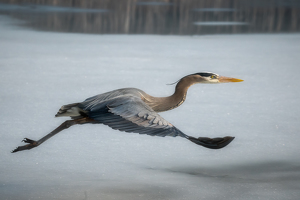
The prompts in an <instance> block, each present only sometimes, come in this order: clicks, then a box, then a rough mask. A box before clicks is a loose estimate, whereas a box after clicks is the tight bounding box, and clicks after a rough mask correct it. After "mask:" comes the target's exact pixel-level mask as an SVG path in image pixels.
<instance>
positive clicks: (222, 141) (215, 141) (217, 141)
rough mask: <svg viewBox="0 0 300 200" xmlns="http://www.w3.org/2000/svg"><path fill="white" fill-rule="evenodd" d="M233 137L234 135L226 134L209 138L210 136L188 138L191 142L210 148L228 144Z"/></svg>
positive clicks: (218, 147) (219, 147)
mask: <svg viewBox="0 0 300 200" xmlns="http://www.w3.org/2000/svg"><path fill="white" fill-rule="evenodd" d="M233 139H234V137H231V136H226V137H223V138H208V137H199V138H194V137H189V138H188V140H190V141H191V142H194V143H196V144H198V145H201V146H204V147H206V148H209V149H221V148H223V147H225V146H227V145H228V144H229V143H230V142H231V141H232V140H233Z"/></svg>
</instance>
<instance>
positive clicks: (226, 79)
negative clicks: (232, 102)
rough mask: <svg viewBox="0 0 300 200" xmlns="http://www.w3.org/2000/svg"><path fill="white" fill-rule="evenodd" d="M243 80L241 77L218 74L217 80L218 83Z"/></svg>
mask: <svg viewBox="0 0 300 200" xmlns="http://www.w3.org/2000/svg"><path fill="white" fill-rule="evenodd" d="M242 81H244V80H242V79H237V78H230V77H226V76H220V78H219V82H220V83H228V82H242Z"/></svg>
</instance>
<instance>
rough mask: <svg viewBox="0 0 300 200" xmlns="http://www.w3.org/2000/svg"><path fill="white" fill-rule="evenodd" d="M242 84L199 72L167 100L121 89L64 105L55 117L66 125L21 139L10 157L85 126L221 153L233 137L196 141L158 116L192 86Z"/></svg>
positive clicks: (181, 82)
mask: <svg viewBox="0 0 300 200" xmlns="http://www.w3.org/2000/svg"><path fill="white" fill-rule="evenodd" d="M241 81H243V80H241V79H236V78H229V77H225V76H219V75H218V74H215V73H210V72H200V73H195V74H190V75H187V76H185V77H183V78H181V79H180V80H179V81H178V82H177V84H176V87H175V92H174V94H173V95H171V96H168V97H153V96H150V95H149V94H147V93H145V92H144V91H142V90H140V89H136V88H123V89H118V90H113V91H111V92H106V93H103V94H99V95H96V96H93V97H90V98H88V99H86V100H85V101H83V102H80V103H72V104H68V105H64V106H62V107H61V108H60V109H59V111H58V113H57V114H56V115H55V117H71V120H67V121H65V122H64V123H62V124H61V125H60V126H59V127H57V128H56V129H55V130H53V131H52V132H51V133H49V134H47V135H46V136H44V137H42V138H41V139H39V140H36V141H35V140H31V139H28V138H24V140H22V142H25V143H27V144H26V145H23V146H18V147H17V148H16V149H14V150H13V151H12V153H15V152H18V151H23V150H29V149H32V148H35V147H37V146H39V145H41V144H42V143H43V142H45V141H46V140H48V139H49V138H51V137H52V136H54V135H56V134H57V133H59V132H60V131H62V130H64V129H67V128H69V127H70V126H73V125H75V124H88V123H90V124H105V125H107V126H109V127H111V128H113V129H116V130H119V131H125V132H131V133H139V134H146V135H151V136H161V137H165V136H172V137H176V136H179V137H182V138H185V139H188V140H190V141H191V142H193V143H196V144H198V145H201V146H203V147H206V148H210V149H220V148H223V147H225V146H226V145H228V144H229V143H230V142H231V141H232V140H233V139H234V137H231V136H226V137H218V138H208V137H199V138H195V137H192V136H188V135H186V134H184V133H183V132H181V131H180V130H179V129H178V128H176V127H175V126H174V125H173V124H171V123H169V122H168V121H167V120H165V119H164V118H162V117H161V116H160V115H159V114H158V113H159V112H164V111H167V110H171V109H174V108H176V107H178V106H180V105H181V104H182V103H183V102H184V101H185V99H186V95H187V91H188V88H189V87H190V86H191V85H193V84H196V83H226V82H241Z"/></svg>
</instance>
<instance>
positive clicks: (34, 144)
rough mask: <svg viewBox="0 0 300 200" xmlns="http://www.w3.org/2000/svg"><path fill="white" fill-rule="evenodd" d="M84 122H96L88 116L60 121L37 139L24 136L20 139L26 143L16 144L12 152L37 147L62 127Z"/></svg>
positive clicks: (65, 127)
mask: <svg viewBox="0 0 300 200" xmlns="http://www.w3.org/2000/svg"><path fill="white" fill-rule="evenodd" d="M85 123H97V122H96V121H95V120H93V119H90V118H80V119H75V120H67V121H65V122H64V123H62V124H61V125H60V126H59V127H57V128H56V129H54V130H53V131H52V132H51V133H49V134H47V135H46V136H44V137H42V138H41V139H39V140H38V141H35V140H31V139H28V138H24V140H22V142H25V143H28V144H27V145H23V146H18V147H17V148H16V149H14V150H13V151H12V153H15V152H18V151H23V150H29V149H32V148H34V147H37V146H39V145H40V144H42V143H43V142H45V141H46V140H48V139H49V138H51V137H52V136H54V135H56V134H57V133H59V132H60V131H62V130H64V129H67V128H69V127H71V126H73V125H75V124H85Z"/></svg>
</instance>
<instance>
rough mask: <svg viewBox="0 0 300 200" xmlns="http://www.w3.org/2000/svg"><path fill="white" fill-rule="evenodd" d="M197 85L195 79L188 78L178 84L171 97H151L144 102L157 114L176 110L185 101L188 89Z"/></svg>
mask: <svg viewBox="0 0 300 200" xmlns="http://www.w3.org/2000/svg"><path fill="white" fill-rule="evenodd" d="M195 83H196V81H195V79H194V78H193V77H190V76H186V77H184V78H182V79H181V80H180V81H179V82H178V83H177V85H176V88H175V92H174V94H173V95H171V96H169V97H152V96H149V97H148V98H146V99H144V101H145V103H147V104H148V105H149V106H150V107H152V109H153V110H154V111H156V112H163V111H167V110H171V109H174V108H176V107H178V106H180V105H181V104H182V103H183V102H184V101H185V98H186V94H187V91H188V88H189V87H190V86H191V85H193V84H195Z"/></svg>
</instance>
